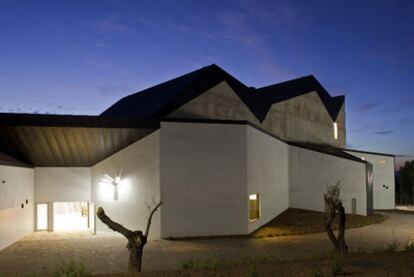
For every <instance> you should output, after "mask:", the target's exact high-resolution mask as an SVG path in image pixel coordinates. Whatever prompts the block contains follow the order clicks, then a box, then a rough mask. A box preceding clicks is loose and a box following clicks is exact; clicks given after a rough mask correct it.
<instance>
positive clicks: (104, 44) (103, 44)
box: [93, 41, 109, 48]
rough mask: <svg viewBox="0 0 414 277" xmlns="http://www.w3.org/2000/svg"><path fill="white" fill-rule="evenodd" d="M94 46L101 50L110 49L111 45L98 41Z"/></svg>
mask: <svg viewBox="0 0 414 277" xmlns="http://www.w3.org/2000/svg"><path fill="white" fill-rule="evenodd" d="M93 46H96V47H99V48H108V47H109V44H108V43H105V42H101V41H96V42H94V43H93Z"/></svg>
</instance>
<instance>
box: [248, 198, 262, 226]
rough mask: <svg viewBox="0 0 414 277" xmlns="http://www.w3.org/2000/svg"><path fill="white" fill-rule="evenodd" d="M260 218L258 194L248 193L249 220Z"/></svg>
mask: <svg viewBox="0 0 414 277" xmlns="http://www.w3.org/2000/svg"><path fill="white" fill-rule="evenodd" d="M258 218H260V198H259V194H257V193H256V194H250V195H249V220H250V221H253V220H256V219H258Z"/></svg>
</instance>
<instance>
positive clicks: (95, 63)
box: [85, 59, 118, 70]
mask: <svg viewBox="0 0 414 277" xmlns="http://www.w3.org/2000/svg"><path fill="white" fill-rule="evenodd" d="M85 63H86V64H89V65H91V66H93V67H96V68H99V69H105V70H108V69H116V68H118V66H117V65H115V64H111V63H108V62H102V61H96V60H92V59H86V60H85Z"/></svg>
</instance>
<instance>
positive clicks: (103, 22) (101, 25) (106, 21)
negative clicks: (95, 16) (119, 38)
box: [91, 12, 132, 33]
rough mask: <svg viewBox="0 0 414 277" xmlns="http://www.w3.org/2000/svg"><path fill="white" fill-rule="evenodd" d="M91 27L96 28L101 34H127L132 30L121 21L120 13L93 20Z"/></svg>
mask: <svg viewBox="0 0 414 277" xmlns="http://www.w3.org/2000/svg"><path fill="white" fill-rule="evenodd" d="M91 25H92V26H94V27H96V28H97V29H99V30H100V31H103V32H108V33H112V32H128V31H131V30H132V29H131V28H130V27H129V26H128V25H127V23H126V22H125V21H124V20H123V17H122V16H121V13H120V12H117V13H113V14H110V15H108V16H106V17H105V18H103V19H99V20H95V21H93V22H92V23H91Z"/></svg>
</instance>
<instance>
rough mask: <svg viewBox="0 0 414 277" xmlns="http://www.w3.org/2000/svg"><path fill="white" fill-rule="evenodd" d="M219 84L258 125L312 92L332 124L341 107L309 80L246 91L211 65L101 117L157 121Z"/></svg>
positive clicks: (123, 101) (338, 100) (121, 103)
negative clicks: (277, 108)
mask: <svg viewBox="0 0 414 277" xmlns="http://www.w3.org/2000/svg"><path fill="white" fill-rule="evenodd" d="M222 81H226V82H227V83H228V85H229V86H230V87H231V88H232V89H233V90H234V91H235V93H236V94H237V95H238V96H239V97H240V99H241V100H242V101H243V102H244V103H245V105H246V106H247V107H248V108H249V109H250V111H251V112H252V113H253V114H254V115H255V116H256V118H257V119H258V120H259V121H261V122H262V121H263V120H264V119H265V118H266V115H267V113H268V112H269V110H270V107H271V106H272V105H273V104H275V103H278V102H282V101H285V100H288V99H291V98H294V97H297V96H300V95H303V94H306V93H309V92H312V91H316V92H317V93H318V95H319V97H320V98H321V101H322V103H323V104H324V106H325V107H326V109H327V111H328V113H329V115H330V116H331V118H332V120H333V121H335V120H336V118H337V116H338V113H339V111H340V109H341V107H342V105H343V103H344V97H343V96H337V97H332V96H330V95H329V93H328V92H327V91H326V90H325V89H324V88H323V86H322V85H321V84H320V83H319V82H318V81H317V80H316V78H315V77H313V76H306V77H302V78H298V79H294V80H291V81H287V82H283V83H279V84H275V85H271V86H267V87H263V88H258V89H256V88H252V87H247V86H246V85H245V84H243V83H242V82H240V81H239V80H237V79H236V78H234V77H233V76H231V75H230V74H228V73H227V72H226V71H224V70H223V69H221V68H220V67H219V66H217V65H215V64H213V65H210V66H207V67H203V68H201V69H198V70H196V71H193V72H190V73H188V74H185V75H182V76H180V77H178V78H175V79H172V80H170V81H167V82H165V83H162V84H159V85H156V86H154V87H151V88H148V89H145V90H143V91H140V92H137V93H134V94H131V95H129V96H126V97H124V98H122V99H121V100H119V101H118V102H116V103H115V104H114V105H112V106H111V107H110V108H108V109H107V110H106V111H104V112H103V113H102V115H110V116H136V117H140V118H161V117H164V116H166V115H168V114H169V113H171V112H173V111H174V110H176V109H178V108H179V107H181V106H182V105H184V104H185V103H187V102H188V101H190V100H192V99H193V98H195V97H197V96H199V95H201V94H203V93H204V92H206V91H207V90H209V89H210V88H212V87H213V86H215V85H217V84H219V83H220V82H222Z"/></svg>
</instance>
